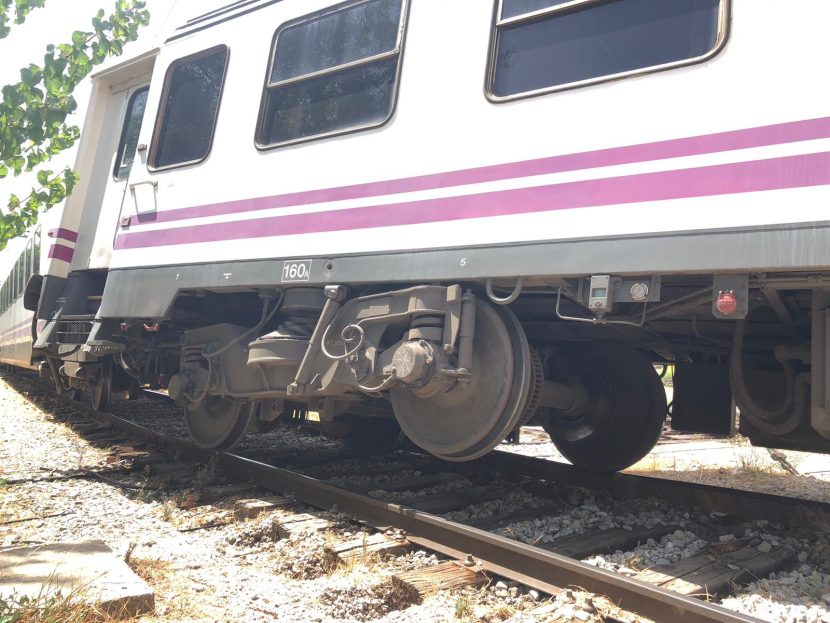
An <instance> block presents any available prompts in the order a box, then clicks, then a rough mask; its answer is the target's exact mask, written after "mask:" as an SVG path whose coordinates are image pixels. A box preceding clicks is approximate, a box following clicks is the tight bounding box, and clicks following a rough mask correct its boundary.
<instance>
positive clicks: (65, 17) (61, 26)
mask: <svg viewBox="0 0 830 623" xmlns="http://www.w3.org/2000/svg"><path fill="white" fill-rule="evenodd" d="M229 2H230V0H146V3H147V8H148V9H149V11H150V25H149V26H147V27H145V28H142V29H141V30H140V31H139V38H138V40H137V41H135V42H133V43H130V44H129V45H127V46H126V47H125V49H124V54H123V55H122V57H121V59H118V58H116V59H110V60H109V61H107V62H106V63H105V64H104V65H103V66H101V67H97V68H95V70H94V72H95V71H100V70H101V69H102V68H104V67H107V66H109V65H113V64H117V63H118V62H120V60H123V58H124V57H128V56H132V55H135V54H140V53H141V52H143V51H145V50H150V49H152V48H154V47H156V46H159V45H161V43H163V41H164V39H165V38H166V36H167V34H168V33H169V32H170V31H172V30H173V29H175V28H176V27H177V26H180V25H181V24H183V23H184V22H185V21H187V20H188V19H190V18H191V17H195V16H197V15H201V14H203V13H206V12H208V11H210V10H212V9H214V8H217V7H219V6H223V5H226V4H228V3H229ZM114 4H115V0H46V4H45V6H44V7H43V8H40V9H35V10H34V11H32V12H31V13H30V14H29V16H28V17H27V19H26V22H25V23H24V24H22V25H20V26H17V25H14V24H12V25H11V28H12V30H11V33H10V34H9V36H8V37H6V38H5V39H0V87H2V86H3V85H6V84H9V83H16V82H18V81H19V80H20V69H22V68H23V67H27V66H28V65H29V64H30V63H35V64H37V65H42V64H43V55H44V54H45V52H46V46H47V45H48V44H50V43H54V44H58V43H63V42H69V41H71V40H72V33H73V32H74V31H75V30H83V31H89V30H91V22H92V18H93V17H94V16H95V14H96V13H97V12H98V9H104V10H105V11H106V12H107V14H108V15H109V14H110V13H111V12H112V9H113V6H114ZM94 72H93V73H94ZM90 90H91V88H90V79H89V78H87V79H86V80H84V82H83V83H81V84H80V85H79V86H78V88H77V89H76V90H75V93H74V94H75V99H76V100H77V101H78V111H77V112H76V113H75V114H74V115H72V116H71V117H70V121H71V122H72V123H74V124H76V125H78V126H82V125H83V120H84V116H85V114H86V102H87V100H88V98H89V93H90ZM76 147H77V145H76ZM74 158H75V149H71V150H67V151H66V152H64V153H62V154H60V155H59V156H56V157H55V158H54V159H53V161H52V162H50V163H49V164H48V165H46V168H48V169H52V170H55V171H59V170H61V169H62V168H63V167H64V166H67V165H68V166H72V164H73V163H74ZM35 184H36V180H35V179H34V176H33V174H30V175H26V174H24V175H21V176H20V177H18V178H14V177H12V176H9V177H7V178H6V179H3V180H0V207H2V209H5V206H6V203H7V201H8V197H9V195H10V194H11V193H16V194H18V195H21V196H23V195H28V193H29V191H30V189H31V188H32V187H33V186H34V185H35ZM55 215H57V214H55ZM49 220H51V219H49V218H48V215H47V216H46V217H45V218H44V219H42V221H43V222H44V225H45V227H47V228H48V227H54V226H55V225H53V224H50V223H49ZM22 245H25V240H22V241H21V240H14V241H12V242H11V243H10V244H9V251H10V252H11V253H5V254H3V256H4V257H0V281H2V280H3V279H4V278H5V274H6V273H7V272H8V266H7V264H8V263H7V262H6V261H5V260H6V257H5V256H9V255H14V256H16V253H15V252H14V250H15V249H17V248H20V247H22Z"/></svg>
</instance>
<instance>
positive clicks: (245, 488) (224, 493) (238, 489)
mask: <svg viewBox="0 0 830 623" xmlns="http://www.w3.org/2000/svg"><path fill="white" fill-rule="evenodd" d="M256 488H257V485H256V483H253V482H240V483H237V484H233V485H217V486H214V487H205V488H204V489H202V491H201V492H200V493H198V494H197V496H196V497H197V498H198V500H199V502H200V503H202V504H206V503H208V502H215V501H216V500H221V499H222V498H230V497H233V496H235V495H241V494H243V493H248V492H249V491H253V490H254V489H256Z"/></svg>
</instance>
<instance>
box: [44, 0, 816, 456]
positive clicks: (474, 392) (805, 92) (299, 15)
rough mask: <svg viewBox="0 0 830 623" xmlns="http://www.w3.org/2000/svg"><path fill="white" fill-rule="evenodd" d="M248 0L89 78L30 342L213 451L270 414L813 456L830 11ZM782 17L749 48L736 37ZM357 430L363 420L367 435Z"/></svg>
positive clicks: (99, 399)
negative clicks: (148, 386)
mask: <svg viewBox="0 0 830 623" xmlns="http://www.w3.org/2000/svg"><path fill="white" fill-rule="evenodd" d="M797 6H798V10H795V9H792V10H790V9H782V8H781V5H780V3H775V2H772V0H753V1H750V0H674V1H672V2H665V1H664V0H623V1H619V2H606V1H604V0H573V1H568V2H562V1H557V0H497V1H495V2H491V3H486V2H481V1H480V0H457V1H454V2H451V3H448V2H443V3H439V2H409V1H407V0H350V1H348V2H342V3H336V4H335V3H333V2H330V1H325V0H282V1H281V2H273V1H270V0H251V1H245V2H237V3H233V4H231V5H228V6H227V7H226V8H224V9H219V10H217V11H213V12H211V13H209V14H206V15H203V16H201V17H198V18H194V19H192V20H190V21H188V22H187V23H185V24H183V25H182V26H181V27H180V28H179V29H178V30H177V31H176V33H175V34H174V35H173V36H172V37H171V38H170V39H169V40H168V41H167V42H166V43H165V45H163V46H162V47H161V49H160V50H159V51H158V52H157V53H149V54H145V55H143V56H140V57H138V58H134V59H131V60H130V61H128V62H125V63H122V64H121V65H119V66H117V67H114V68H112V69H111V70H109V71H108V72H105V73H103V74H101V75H99V76H98V78H97V80H96V82H95V87H94V90H93V95H92V100H91V105H90V111H89V114H88V119H87V123H86V126H85V127H86V128H87V129H86V130H85V132H84V136H83V145H82V146H81V150H80V153H79V163H80V165H79V167H80V168H81V169H82V173H83V179H84V180H85V182H84V184H83V185H82V187H79V188H78V189H77V191H76V193H75V194H74V195H73V196H72V197H71V198H70V200H69V202H68V203H67V207H66V210H65V211H64V214H63V219H62V223H61V229H62V230H64V231H65V232H68V233H69V234H70V235H72V236H77V240H76V242H75V243H74V244H73V245H71V246H67V247H66V249H65V251H63V256H62V261H63V264H62V265H61V266H60V267H59V268H60V270H58V269H55V270H50V273H49V274H48V275H47V277H46V279H45V281H44V283H43V287H42V289H40V290H39V291H37V292H33V293H32V295H33V296H38V297H39V305H38V306H37V316H38V318H39V319H40V320H43V321H45V322H46V323H47V324H46V326H45V327H44V329H43V331H42V332H41V333H40V334H39V337H38V340H37V342H36V344H35V350H36V352H37V356H38V357H39V358H40V360H41V361H42V362H43V366H44V369H46V368H48V369H49V371H51V373H52V375H53V377H54V379H55V381H56V384H57V385H58V386H64V387H71V388H81V387H90V388H91V389H92V390H93V395H94V396H95V397H96V398H95V400H96V404H99V405H103V404H105V403H106V399H107V396H108V394H109V392H110V391H111V390H112V389H113V388H121V387H123V385H124V384H125V383H127V382H128V381H129V379H137V380H141V381H143V382H150V383H153V384H156V385H161V386H167V387H168V389H169V392H170V394H171V396H173V397H174V398H176V400H177V401H179V402H180V403H181V404H182V406H183V410H184V415H185V417H186V419H187V422H188V425H189V426H190V430H191V433H192V434H193V436H194V438H195V439H196V440H197V441H198V442H199V443H201V444H202V445H204V446H207V447H212V448H217V449H222V448H226V447H229V446H230V445H232V444H233V443H235V442H236V441H238V440H239V439H240V438H241V436H242V435H244V434H245V433H246V431H249V430H251V429H259V430H265V429H268V428H270V427H271V425H272V423H273V422H274V421H275V420H278V419H279V417H281V416H282V415H284V414H286V413H291V412H293V411H295V410H297V409H315V410H317V411H319V412H320V415H321V418H322V420H323V423H324V426H325V427H327V429H328V430H330V431H335V432H338V433H339V434H344V435H345V434H350V435H358V436H361V437H368V436H370V435H373V434H375V433H376V432H377V431H378V430H380V429H381V428H391V429H392V430H393V431H394V426H390V424H392V425H394V424H397V425H399V426H400V428H401V429H402V430H403V432H404V433H405V434H406V435H407V436H408V437H409V438H410V439H411V440H412V441H413V442H414V443H416V444H417V445H419V446H420V447H422V448H424V449H425V450H428V451H429V452H431V453H433V454H434V455H436V456H439V457H441V458H444V459H447V460H453V461H460V460H469V459H473V458H476V457H479V456H481V455H483V454H485V453H486V452H488V451H489V450H490V449H492V448H493V447H494V446H495V445H496V444H498V443H499V442H500V441H501V440H502V439H503V438H504V436H505V435H506V434H507V433H509V432H510V431H511V430H512V429H513V428H515V426H517V425H519V424H521V423H525V422H530V421H535V422H539V423H540V424H543V425H544V426H545V427H546V429H547V430H548V431H549V433H550V434H551V437H552V438H553V440H554V442H555V443H556V444H557V446H558V447H559V449H560V450H561V451H562V452H563V454H565V456H566V457H568V458H569V459H570V460H572V461H573V462H574V463H576V464H577V465H581V466H583V467H588V468H592V469H599V470H604V471H610V470H615V469H620V468H622V467H625V466H627V465H629V464H631V463H633V462H634V461H636V460H638V459H639V458H640V457H642V456H643V455H644V454H645V453H647V452H648V451H649V449H650V448H651V447H652V445H653V444H654V442H655V440H656V438H657V436H658V435H659V433H660V430H661V428H662V424H663V420H664V417H665V410H666V404H665V395H664V393H663V391H662V386H661V384H660V381H659V379H658V378H657V376H656V374H655V373H654V369H653V367H652V365H651V363H652V362H654V361H673V362H676V363H677V376H676V384H677V387H676V394H675V402H674V409H675V410H674V417H673V423H674V424H675V425H676V426H679V427H684V428H686V429H690V430H707V431H717V430H729V428H730V426H731V413H732V408H731V403H732V399H733V398H734V400H735V402H737V404H738V405H739V407H740V409H741V414H742V418H741V426H742V430H743V431H744V432H745V433H746V434H747V435H749V436H750V438H751V439H752V440H753V441H754V442H756V443H761V444H769V445H780V446H787V447H795V448H802V449H814V450H820V451H828V450H830V413H828V407H830V383H828V381H827V376H828V372H829V371H828V364H827V359H826V357H827V353H828V352H830V351H828V348H827V340H828V336H830V326H829V325H828V320H827V319H828V318H830V220H829V218H828V213H827V205H828V200H830V150H828V140H830V104H828V102H830V84H828V83H827V81H822V80H816V79H815V76H816V75H817V73H818V72H820V71H821V68H820V67H817V63H818V60H817V59H821V58H824V57H825V56H826V55H827V52H828V46H830V42H828V40H827V38H826V36H825V33H824V32H823V24H826V23H827V21H828V19H829V18H830V6H828V5H827V3H825V2H821V1H820V0H801V1H800V2H799V3H798V5H797ZM770 32H775V33H777V36H778V37H779V38H780V39H783V40H784V41H783V42H779V44H778V45H775V46H771V45H770V44H769V33H770ZM379 442H380V441H379Z"/></svg>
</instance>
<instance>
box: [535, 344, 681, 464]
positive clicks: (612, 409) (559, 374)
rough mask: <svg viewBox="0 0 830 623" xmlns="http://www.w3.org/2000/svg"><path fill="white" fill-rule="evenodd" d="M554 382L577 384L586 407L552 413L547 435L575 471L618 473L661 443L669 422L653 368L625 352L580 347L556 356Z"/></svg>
mask: <svg viewBox="0 0 830 623" xmlns="http://www.w3.org/2000/svg"><path fill="white" fill-rule="evenodd" d="M547 376H548V378H550V379H551V380H568V379H570V380H577V381H579V382H580V383H581V384H582V385H584V386H585V388H586V392H587V397H588V400H587V403H586V404H584V405H582V406H581V407H580V408H579V409H578V410H577V412H575V413H563V412H558V411H556V410H554V409H551V410H549V417H548V422H547V424H546V425H545V430H546V431H547V433H548V434H549V435H550V437H551V439H552V440H553V443H554V444H555V445H556V448H557V449H558V450H559V451H560V452H561V453H562V454H563V455H564V456H565V458H566V459H568V460H569V461H570V462H571V463H573V464H574V465H576V466H577V467H581V468H583V469H589V470H592V471H598V472H615V471H619V470H621V469H625V468H626V467H630V466H631V465H633V464H634V463H636V462H637V461H639V460H640V459H642V458H643V457H644V456H645V455H646V454H648V453H649V452H650V451H651V449H652V448H653V447H654V444H655V443H657V439H658V438H659V437H660V433H661V431H662V430H663V423H664V421H665V419H666V393H665V391H664V390H663V384H662V382H661V381H660V377H659V376H658V375H657V372H655V370H654V367H653V366H652V365H651V363H650V362H649V361H648V360H646V358H645V357H643V356H642V355H641V354H640V353H638V352H637V351H635V350H634V349H632V348H628V347H624V346H581V347H575V348H570V349H567V350H563V351H560V352H558V353H557V354H555V355H554V356H553V357H552V360H551V361H550V363H549V369H548V375H547Z"/></svg>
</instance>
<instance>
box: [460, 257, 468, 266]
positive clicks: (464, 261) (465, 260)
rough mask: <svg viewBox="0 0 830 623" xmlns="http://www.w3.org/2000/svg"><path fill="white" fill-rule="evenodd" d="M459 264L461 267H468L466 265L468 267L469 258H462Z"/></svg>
mask: <svg viewBox="0 0 830 623" xmlns="http://www.w3.org/2000/svg"><path fill="white" fill-rule="evenodd" d="M459 264H460V265H461V266H466V265H467V258H466V257H462V258H461V261H460V262H459Z"/></svg>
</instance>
